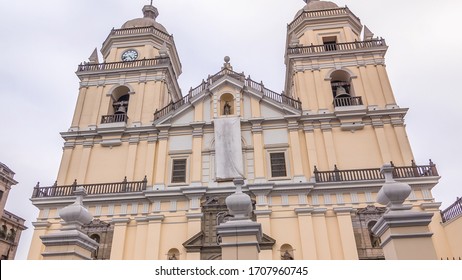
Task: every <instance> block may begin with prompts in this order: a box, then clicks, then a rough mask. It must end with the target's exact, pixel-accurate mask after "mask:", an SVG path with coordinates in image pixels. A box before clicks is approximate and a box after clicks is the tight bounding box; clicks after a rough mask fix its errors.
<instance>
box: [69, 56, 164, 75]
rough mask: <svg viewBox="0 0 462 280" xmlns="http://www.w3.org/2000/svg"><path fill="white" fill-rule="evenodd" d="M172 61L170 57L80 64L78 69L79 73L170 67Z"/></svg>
mask: <svg viewBox="0 0 462 280" xmlns="http://www.w3.org/2000/svg"><path fill="white" fill-rule="evenodd" d="M169 63H170V59H169V58H168V57H159V58H152V59H140V60H134V61H119V62H109V63H99V64H90V63H86V64H80V65H79V67H78V68H77V72H97V71H107V70H119V69H128V68H144V67H155V66H159V65H168V64H169Z"/></svg>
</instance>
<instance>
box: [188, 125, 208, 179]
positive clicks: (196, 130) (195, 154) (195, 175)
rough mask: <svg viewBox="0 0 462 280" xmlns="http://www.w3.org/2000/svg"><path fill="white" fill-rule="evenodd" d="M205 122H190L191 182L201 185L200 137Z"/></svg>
mask: <svg viewBox="0 0 462 280" xmlns="http://www.w3.org/2000/svg"><path fill="white" fill-rule="evenodd" d="M204 125H205V122H195V123H192V124H191V126H192V127H193V133H192V134H193V149H192V157H191V160H192V161H191V164H190V166H191V176H190V177H191V184H192V185H198V186H200V185H202V137H203V135H204V129H203V128H204Z"/></svg>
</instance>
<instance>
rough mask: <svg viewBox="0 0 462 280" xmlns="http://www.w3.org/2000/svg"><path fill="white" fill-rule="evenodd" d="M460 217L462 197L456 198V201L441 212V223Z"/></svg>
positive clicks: (461, 213)
mask: <svg viewBox="0 0 462 280" xmlns="http://www.w3.org/2000/svg"><path fill="white" fill-rule="evenodd" d="M461 215H462V197H461V198H457V201H456V202H454V203H453V204H452V205H451V206H449V207H448V208H447V209H446V210H443V211H441V217H442V218H443V223H446V222H449V221H451V220H452V219H454V218H456V217H459V216H461Z"/></svg>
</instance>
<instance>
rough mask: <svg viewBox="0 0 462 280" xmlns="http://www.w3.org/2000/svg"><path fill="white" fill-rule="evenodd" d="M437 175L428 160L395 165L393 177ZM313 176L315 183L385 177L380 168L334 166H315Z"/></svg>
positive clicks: (381, 178) (434, 167) (434, 166)
mask: <svg viewBox="0 0 462 280" xmlns="http://www.w3.org/2000/svg"><path fill="white" fill-rule="evenodd" d="M432 176H439V174H438V170H437V169H436V165H435V164H434V163H433V162H432V161H430V164H429V165H421V166H417V165H415V163H414V162H412V165H411V166H403V167H395V169H394V170H393V177H394V178H395V179H404V178H417V177H432ZM314 177H315V180H316V182H317V183H332V182H351V181H368V180H383V179H385V177H384V176H383V174H382V173H381V172H380V168H369V169H351V170H339V169H338V168H337V166H335V168H334V170H332V171H319V170H318V169H317V167H316V166H315V169H314Z"/></svg>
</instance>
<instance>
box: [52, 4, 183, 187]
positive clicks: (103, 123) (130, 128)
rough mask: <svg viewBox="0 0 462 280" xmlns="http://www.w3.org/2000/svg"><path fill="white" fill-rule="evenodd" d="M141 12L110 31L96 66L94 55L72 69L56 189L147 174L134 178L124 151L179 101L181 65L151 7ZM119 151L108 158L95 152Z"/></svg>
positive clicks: (108, 155) (169, 36) (96, 58)
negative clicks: (73, 93) (74, 92)
mask: <svg viewBox="0 0 462 280" xmlns="http://www.w3.org/2000/svg"><path fill="white" fill-rule="evenodd" d="M142 12H143V17H140V18H135V19H132V20H129V21H127V22H125V23H124V24H123V25H122V26H121V28H119V29H112V30H111V31H110V33H109V35H108V37H107V38H106V40H105V41H104V42H103V45H102V47H101V55H102V62H100V60H99V58H98V52H97V50H95V51H94V52H93V53H92V55H91V57H90V58H89V62H84V63H82V64H80V65H79V66H78V69H77V72H76V74H77V76H78V78H79V79H80V89H79V95H78V99H77V104H76V108H75V112H74V116H73V120H72V124H71V127H70V129H69V130H68V131H67V132H64V133H62V136H63V138H64V139H65V141H66V142H65V148H64V156H63V160H62V164H61V167H60V171H59V175H58V182H57V183H59V184H72V182H74V181H75V180H77V182H78V183H85V182H89V181H96V182H101V181H107V180H109V181H121V180H122V179H123V178H124V176H125V175H124V174H127V177H129V178H128V179H129V180H132V179H134V178H135V177H136V179H139V180H141V179H143V177H144V176H145V175H146V174H149V173H152V166H151V167H150V168H148V169H149V171H147V170H144V168H142V170H140V172H139V174H138V175H136V174H134V172H135V171H134V170H135V167H134V164H135V163H134V162H131V163H130V162H126V160H127V158H126V157H127V154H129V153H130V152H129V151H127V149H129V147H133V144H135V143H138V142H139V141H140V140H139V139H140V136H139V133H140V132H139V131H140V130H142V129H143V128H152V124H153V121H154V113H155V112H156V110H159V109H161V108H164V107H165V106H167V105H168V104H170V103H174V102H176V101H178V100H180V99H181V98H182V95H181V90H180V87H179V85H178V77H179V76H180V75H181V63H180V59H179V56H178V52H177V49H176V46H175V42H174V39H173V36H172V35H170V34H169V33H168V32H167V29H166V28H165V27H164V26H163V25H161V24H160V23H158V22H157V21H156V18H157V16H158V15H159V12H158V10H157V8H156V7H154V6H152V5H146V6H144V7H143V9H142ZM151 131H152V129H151ZM130 139H131V140H130ZM130 141H131V142H130ZM129 142H130V144H128V143H129ZM119 146H121V147H120V149H117V151H116V150H112V151H111V152H110V153H108V151H102V150H101V148H103V149H112V148H115V147H119ZM125 146H127V147H125ZM130 149H132V150H133V149H134V148H130ZM134 153H135V152H134ZM110 154H114V155H115V154H118V155H117V156H116V158H117V157H119V158H120V159H119V160H114V159H113V156H114V155H112V156H110ZM95 156H96V157H97V160H90V157H95ZM135 157H136V156H135V155H133V158H135ZM93 159H95V158H93ZM106 161H107V162H108V164H103V165H101V164H100V165H99V166H92V165H94V164H93V163H95V164H96V163H97V162H106ZM78 162H80V163H78ZM91 170H99V171H98V172H92V171H91ZM93 173H94V174H93ZM98 173H99V174H98ZM104 174H105V175H104ZM116 176H117V177H116ZM138 177H140V178H138Z"/></svg>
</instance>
